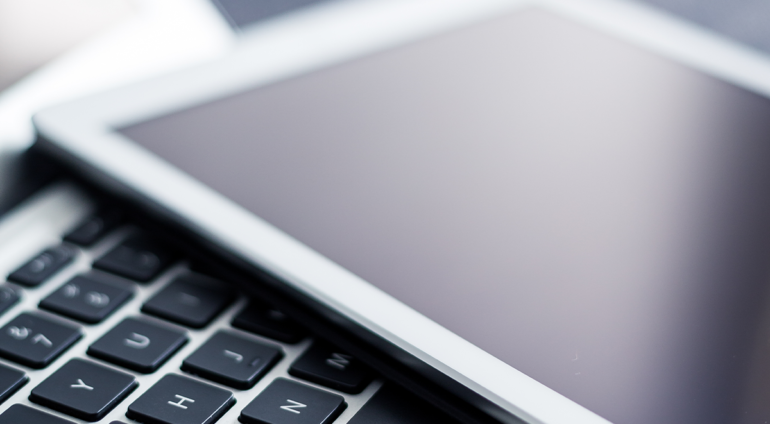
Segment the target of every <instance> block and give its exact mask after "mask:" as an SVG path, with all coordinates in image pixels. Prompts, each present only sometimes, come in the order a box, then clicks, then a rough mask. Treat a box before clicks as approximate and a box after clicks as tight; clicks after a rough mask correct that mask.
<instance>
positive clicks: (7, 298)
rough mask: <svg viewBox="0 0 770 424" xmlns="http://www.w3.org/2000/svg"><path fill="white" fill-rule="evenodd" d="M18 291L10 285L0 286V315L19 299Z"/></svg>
mask: <svg viewBox="0 0 770 424" xmlns="http://www.w3.org/2000/svg"><path fill="white" fill-rule="evenodd" d="M19 298H20V296H19V293H18V292H16V290H14V289H13V288H12V287H9V286H0V315H2V314H4V313H5V311H7V310H8V309H11V306H13V305H15V304H16V302H18V301H19Z"/></svg>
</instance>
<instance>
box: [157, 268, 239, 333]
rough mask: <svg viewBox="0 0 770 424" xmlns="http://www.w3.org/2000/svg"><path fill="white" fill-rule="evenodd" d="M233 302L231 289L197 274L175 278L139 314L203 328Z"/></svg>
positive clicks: (233, 296) (233, 293)
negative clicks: (143, 313)
mask: <svg viewBox="0 0 770 424" xmlns="http://www.w3.org/2000/svg"><path fill="white" fill-rule="evenodd" d="M233 299H235V292H234V291H233V289H232V288H231V287H230V286H229V285H227V284H225V283H223V282H221V281H219V280H214V279H212V278H209V277H205V276H202V275H200V274H186V275H183V276H180V277H177V278H176V279H175V280H174V281H172V282H171V283H170V284H169V285H167V286H166V287H164V288H163V290H161V291H159V292H158V293H156V294H155V296H153V297H152V299H150V300H148V301H147V303H145V304H144V306H142V312H145V313H148V314H151V315H155V316H158V317H161V318H165V319H167V320H169V321H174V322H176V323H179V324H182V325H186V326H188V327H192V328H203V327H205V326H206V325H207V324H208V323H209V322H211V320H213V319H214V318H215V317H216V316H217V315H219V313H220V312H222V311H223V310H224V309H225V308H226V307H227V306H228V305H230V303H232V301H233Z"/></svg>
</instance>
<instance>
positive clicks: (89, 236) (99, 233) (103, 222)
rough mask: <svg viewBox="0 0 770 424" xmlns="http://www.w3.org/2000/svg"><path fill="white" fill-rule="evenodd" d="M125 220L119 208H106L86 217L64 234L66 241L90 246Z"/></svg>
mask: <svg viewBox="0 0 770 424" xmlns="http://www.w3.org/2000/svg"><path fill="white" fill-rule="evenodd" d="M122 220H123V214H122V213H121V212H120V211H119V210H117V209H104V210H101V211H99V212H97V213H96V214H94V215H91V216H89V217H88V218H86V220H85V221H83V222H81V223H80V225H78V226H77V227H75V229H74V230H72V231H70V232H69V233H68V234H67V235H65V236H64V241H68V242H70V243H74V244H77V245H80V246H90V245H92V244H94V243H96V241H97V240H99V239H100V238H102V237H104V236H105V235H106V234H107V233H108V232H110V231H112V230H113V229H114V228H115V227H117V226H118V224H120V223H121V221H122Z"/></svg>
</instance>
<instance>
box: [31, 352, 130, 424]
mask: <svg viewBox="0 0 770 424" xmlns="http://www.w3.org/2000/svg"><path fill="white" fill-rule="evenodd" d="M136 386H137V384H136V380H135V379H134V376H132V375H129V374H126V373H124V372H120V371H116V370H113V369H110V368H107V367H105V366H102V365H98V364H95V363H93V362H89V361H85V360H83V359H73V360H71V361H69V362H67V363H66V364H64V366H62V367H61V368H59V369H58V370H57V371H56V372H55V373H53V374H52V375H51V376H50V377H48V378H46V379H45V380H43V382H42V383H40V384H39V385H38V386H37V387H35V388H34V389H32V393H31V394H30V395H29V400H31V401H32V402H35V403H38V404H40V405H43V406H46V407H48V408H51V409H53V410H56V411H59V412H63V413H65V414H68V415H71V416H73V417H75V418H80V419H81V420H86V421H98V420H100V419H102V418H103V417H104V416H105V415H107V413H108V412H110V411H111V410H112V408H114V407H115V405H117V404H118V403H120V401H122V400H123V399H125V397H126V396H128V394H129V393H131V392H132V391H133V390H134V389H135V388H136Z"/></svg>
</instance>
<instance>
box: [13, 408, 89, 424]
mask: <svg viewBox="0 0 770 424" xmlns="http://www.w3.org/2000/svg"><path fill="white" fill-rule="evenodd" d="M0 424H75V423H74V422H72V421H70V420H65V419H62V418H59V417H56V416H54V415H51V414H48V413H45V412H43V411H38V410H37V409H33V408H30V407H28V406H24V405H19V404H16V405H11V407H10V408H8V410H7V411H5V412H3V414H2V415H0Z"/></svg>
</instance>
